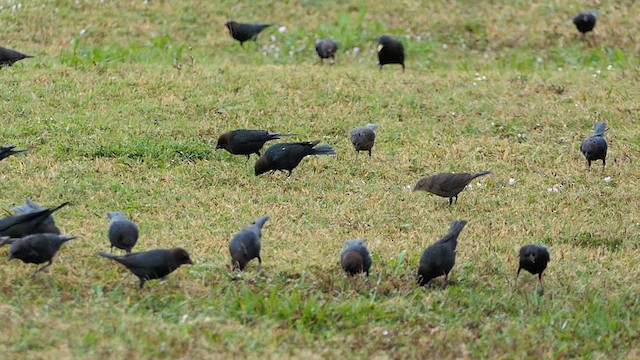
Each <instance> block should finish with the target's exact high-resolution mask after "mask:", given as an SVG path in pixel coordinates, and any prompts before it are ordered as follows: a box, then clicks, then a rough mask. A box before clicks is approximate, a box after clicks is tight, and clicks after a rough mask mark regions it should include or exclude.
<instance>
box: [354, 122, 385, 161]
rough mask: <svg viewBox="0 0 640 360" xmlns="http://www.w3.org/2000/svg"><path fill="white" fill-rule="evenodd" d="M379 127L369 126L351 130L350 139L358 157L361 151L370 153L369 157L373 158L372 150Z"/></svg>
mask: <svg viewBox="0 0 640 360" xmlns="http://www.w3.org/2000/svg"><path fill="white" fill-rule="evenodd" d="M378 126H379V125H376V124H367V125H365V126H358V127H356V128H354V129H352V130H351V133H350V138H351V143H352V144H353V147H354V148H355V149H356V157H357V156H358V154H359V153H360V151H367V152H369V157H371V149H372V148H373V144H374V143H375V142H376V129H377V128H378Z"/></svg>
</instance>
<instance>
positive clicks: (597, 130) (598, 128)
mask: <svg viewBox="0 0 640 360" xmlns="http://www.w3.org/2000/svg"><path fill="white" fill-rule="evenodd" d="M605 130H607V123H603V122H597V123H595V124H594V125H593V133H594V134H595V135H604V132H605Z"/></svg>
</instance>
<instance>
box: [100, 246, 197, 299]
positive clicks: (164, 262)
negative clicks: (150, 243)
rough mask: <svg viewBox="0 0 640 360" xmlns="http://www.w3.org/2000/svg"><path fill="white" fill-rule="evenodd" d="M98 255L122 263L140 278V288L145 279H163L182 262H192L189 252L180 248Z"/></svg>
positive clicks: (102, 253) (182, 263) (101, 253)
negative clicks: (118, 254)
mask: <svg viewBox="0 0 640 360" xmlns="http://www.w3.org/2000/svg"><path fill="white" fill-rule="evenodd" d="M98 255H100V256H104V257H106V258H108V259H112V260H115V261H117V262H119V263H120V264H122V265H124V266H125V267H126V268H127V269H129V271H131V272H132V273H133V274H134V275H135V276H137V277H138V279H140V289H142V288H143V287H144V283H145V282H146V281H147V280H153V279H164V277H165V276H167V275H169V274H171V273H172V272H173V271H174V270H176V269H177V268H179V267H180V266H181V265H184V264H193V261H191V258H190V257H189V253H188V252H187V251H186V250H185V249H182V248H173V249H157V250H150V251H143V252H137V253H128V254H126V255H122V256H117V255H112V254H108V253H106V252H103V251H101V252H99V253H98Z"/></svg>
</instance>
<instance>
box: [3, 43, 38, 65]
mask: <svg viewBox="0 0 640 360" xmlns="http://www.w3.org/2000/svg"><path fill="white" fill-rule="evenodd" d="M32 57H33V56H31V55H25V54H23V53H21V52H19V51H15V50H11V49H7V48H3V47H0V68H2V67H3V66H11V65H13V63H15V62H16V61H20V60H22V59H27V58H32Z"/></svg>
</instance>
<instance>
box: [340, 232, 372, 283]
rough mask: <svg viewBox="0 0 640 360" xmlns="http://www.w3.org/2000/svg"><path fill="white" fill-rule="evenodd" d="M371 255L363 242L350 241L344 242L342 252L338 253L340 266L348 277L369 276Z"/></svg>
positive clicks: (357, 240)
mask: <svg viewBox="0 0 640 360" xmlns="http://www.w3.org/2000/svg"><path fill="white" fill-rule="evenodd" d="M372 262H373V260H372V259H371V254H370V253H369V249H367V247H366V246H365V245H364V240H361V239H352V240H347V241H345V242H344V250H342V253H340V266H342V270H344V272H346V273H347V275H349V276H353V275H356V274H359V273H365V274H367V276H369V268H371V263H372Z"/></svg>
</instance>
